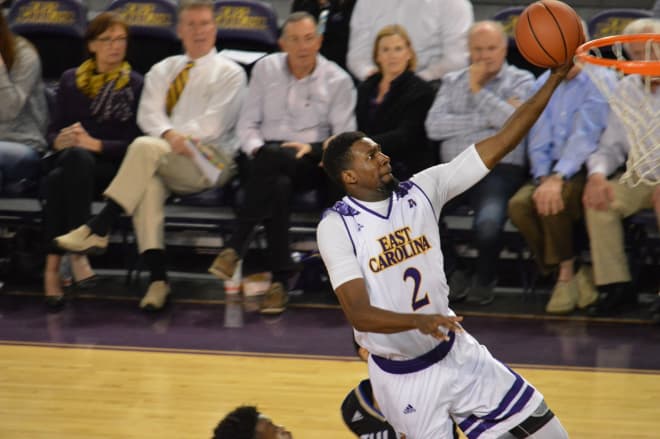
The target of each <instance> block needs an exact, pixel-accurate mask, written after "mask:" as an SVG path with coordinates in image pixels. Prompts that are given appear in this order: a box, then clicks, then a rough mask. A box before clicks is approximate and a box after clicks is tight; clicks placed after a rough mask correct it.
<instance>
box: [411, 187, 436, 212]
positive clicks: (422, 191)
mask: <svg viewBox="0 0 660 439" xmlns="http://www.w3.org/2000/svg"><path fill="white" fill-rule="evenodd" d="M410 184H413V185H415V187H416V188H417V189H419V191H420V192H421V193H422V194H423V195H424V198H426V201H428V202H429V206H431V211H432V212H433V215H435V217H436V218H440V216H439V215H438V214H437V213H435V209H434V208H433V203H431V199H430V198H429V196H428V195H426V192H424V189H422V188H421V187H419V185H418V184H417V183H415V182H414V181H411V182H410Z"/></svg>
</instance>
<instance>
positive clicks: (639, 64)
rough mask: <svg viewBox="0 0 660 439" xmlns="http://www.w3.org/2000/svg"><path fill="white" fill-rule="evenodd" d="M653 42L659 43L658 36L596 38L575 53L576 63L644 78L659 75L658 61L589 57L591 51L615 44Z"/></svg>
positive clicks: (638, 35) (659, 64)
mask: <svg viewBox="0 0 660 439" xmlns="http://www.w3.org/2000/svg"><path fill="white" fill-rule="evenodd" d="M649 40H654V41H656V42H659V43H660V35H658V34H635V35H612V36H610V37H604V38H598V39H596V40H592V41H587V42H586V43H584V44H582V45H581V46H580V47H578V48H577V50H576V51H575V59H576V61H577V62H582V63H590V64H596V65H599V66H605V67H614V68H616V69H617V70H619V71H622V72H623V73H627V74H638V75H646V76H657V75H660V61H627V60H618V59H609V58H601V57H598V56H595V55H591V54H590V53H589V51H590V50H591V49H595V48H599V47H606V46H613V45H614V44H617V43H641V42H647V41H649Z"/></svg>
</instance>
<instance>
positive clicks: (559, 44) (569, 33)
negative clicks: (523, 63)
mask: <svg viewBox="0 0 660 439" xmlns="http://www.w3.org/2000/svg"><path fill="white" fill-rule="evenodd" d="M515 37H516V45H517V46H518V50H519V51H520V54H521V55H522V56H523V57H525V59H526V60H527V61H529V62H530V63H532V64H534V65H536V66H539V67H544V68H551V67H556V66H559V65H562V64H565V63H566V62H567V61H568V60H569V59H571V58H572V57H573V55H574V54H575V49H577V48H578V47H579V46H580V45H581V44H582V43H584V30H583V28H582V22H581V21H580V17H579V16H578V14H577V12H575V10H574V9H573V8H571V7H570V6H568V5H567V4H566V3H564V2H560V1H557V0H541V1H538V2H536V3H532V4H531V5H529V6H528V7H527V8H525V10H524V11H523V12H522V13H521V14H520V17H519V18H518V23H517V24H516V31H515Z"/></svg>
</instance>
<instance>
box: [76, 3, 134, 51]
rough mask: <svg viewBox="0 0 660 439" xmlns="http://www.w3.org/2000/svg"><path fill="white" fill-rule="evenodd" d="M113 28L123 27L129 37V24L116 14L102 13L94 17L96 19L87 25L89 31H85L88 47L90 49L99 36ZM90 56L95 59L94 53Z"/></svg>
mask: <svg viewBox="0 0 660 439" xmlns="http://www.w3.org/2000/svg"><path fill="white" fill-rule="evenodd" d="M113 26H121V27H123V28H124V30H125V31H126V34H127V35H128V24H126V21H124V19H123V18H122V17H121V16H120V15H119V14H117V13H116V12H101V13H100V14H99V15H97V16H96V17H94V19H93V20H92V21H90V22H89V24H88V25H87V30H86V31H85V36H84V37H83V38H84V39H85V44H86V45H87V47H89V43H91V42H92V41H94V40H95V39H97V38H98V36H99V35H101V34H102V33H103V32H105V31H107V30H108V29H110V28H111V27H113ZM88 51H89V49H88ZM89 55H90V56H91V57H92V58H94V54H93V53H90V54H89Z"/></svg>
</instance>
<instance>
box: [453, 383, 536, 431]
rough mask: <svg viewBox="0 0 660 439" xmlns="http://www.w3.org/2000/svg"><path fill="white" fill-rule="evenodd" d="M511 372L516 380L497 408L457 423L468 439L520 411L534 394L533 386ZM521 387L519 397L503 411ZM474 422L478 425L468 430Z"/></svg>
mask: <svg viewBox="0 0 660 439" xmlns="http://www.w3.org/2000/svg"><path fill="white" fill-rule="evenodd" d="M511 372H512V373H513V374H514V375H515V377H516V380H515V381H514V382H513V385H512V386H511V388H510V389H509V391H508V392H507V393H506V395H504V398H502V401H501V402H500V403H499V405H498V406H497V408H496V409H495V410H493V411H491V412H490V413H488V414H486V415H485V416H482V417H478V416H475V415H470V416H469V417H467V418H466V419H465V420H464V421H463V422H461V423H460V424H459V427H460V429H461V430H462V431H463V432H466V433H465V434H466V436H467V437H468V439H477V438H478V437H479V436H481V434H482V433H483V432H484V431H486V430H488V429H489V428H491V427H493V426H494V425H496V424H497V423H499V422H502V421H503V420H505V419H508V418H510V417H511V416H513V415H515V414H516V413H518V412H520V411H521V410H522V409H523V408H524V407H525V405H526V404H527V403H528V402H529V400H530V399H531V398H532V396H533V395H534V392H535V389H534V387H532V386H530V385H528V384H527V383H525V381H524V380H523V379H522V378H521V377H520V375H518V374H517V373H515V372H513V371H511ZM522 388H524V390H523V392H522V394H521V395H520V397H519V398H518V399H517V400H516V402H515V403H514V404H513V405H512V406H511V408H510V409H509V410H508V411H506V412H505V410H506V408H507V407H509V405H510V404H511V402H512V401H513V400H514V398H515V397H516V396H517V395H518V393H519V392H520V389H522ZM475 423H479V425H477V426H476V427H475V428H473V429H472V430H470V428H471V427H472V426H473V425H474V424H475Z"/></svg>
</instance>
